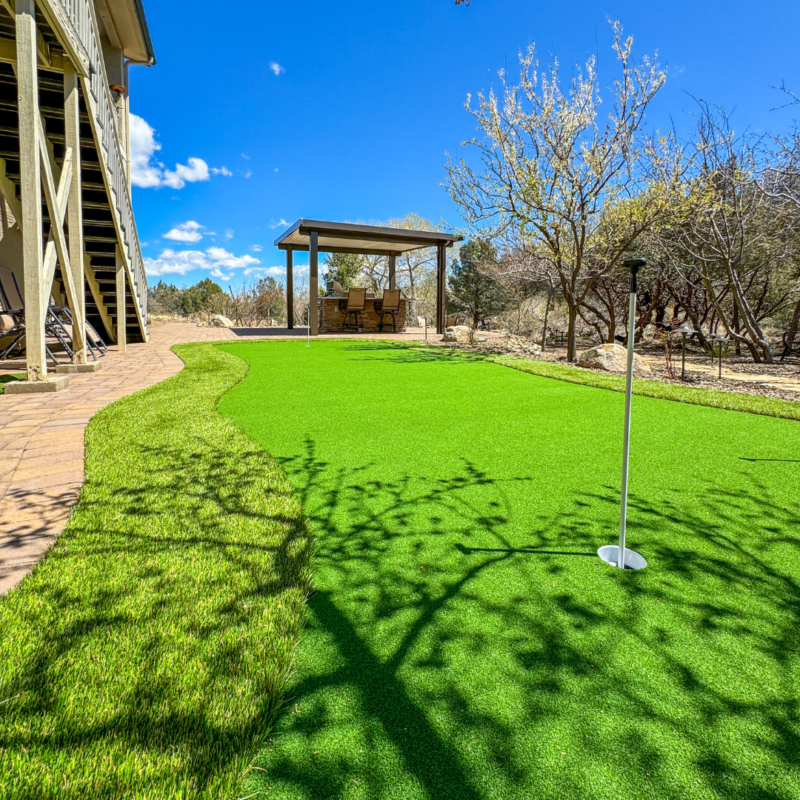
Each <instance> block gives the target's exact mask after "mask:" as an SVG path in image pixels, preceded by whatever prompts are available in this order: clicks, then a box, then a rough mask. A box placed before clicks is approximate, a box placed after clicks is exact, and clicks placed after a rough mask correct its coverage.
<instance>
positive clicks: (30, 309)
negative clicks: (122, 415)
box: [15, 0, 50, 381]
mask: <svg viewBox="0 0 800 800" xmlns="http://www.w3.org/2000/svg"><path fill="white" fill-rule="evenodd" d="M15 16H16V29H17V88H18V90H19V91H18V104H19V105H18V110H19V162H20V163H19V168H20V176H21V177H20V180H21V183H22V190H21V191H22V220H21V223H22V224H21V227H22V263H23V276H24V280H23V285H24V290H23V291H24V294H25V298H24V299H25V354H26V359H27V371H28V380H29V381H43V380H45V379H46V378H47V357H46V353H45V335H44V326H45V319H46V317H47V305H48V299H49V296H50V287H49V286H48V287H47V288H46V289H45V288H44V287H43V286H42V277H43V272H44V246H43V243H42V178H41V171H40V170H41V162H40V158H39V131H40V129H41V121H40V118H39V78H38V74H37V54H36V7H35V5H34V2H33V0H17V2H16V6H15Z"/></svg>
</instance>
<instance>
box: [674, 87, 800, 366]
mask: <svg viewBox="0 0 800 800" xmlns="http://www.w3.org/2000/svg"><path fill="white" fill-rule="evenodd" d="M698 105H699V109H700V112H699V120H698V127H697V134H696V159H695V162H694V168H693V170H692V171H691V172H690V173H688V175H689V179H688V180H687V181H686V183H685V190H684V192H683V193H681V194H677V193H676V194H674V195H673V198H672V199H673V203H672V213H671V216H670V218H669V221H668V223H667V224H665V225H662V226H661V227H660V228H659V234H660V237H661V241H662V245H663V247H662V252H663V254H664V257H665V258H666V259H669V260H671V261H672V263H673V264H674V265H675V266H676V267H677V268H678V269H680V270H681V271H682V272H683V273H684V275H685V280H686V282H687V283H695V282H696V281H697V280H699V282H700V283H702V286H703V289H704V290H705V293H706V295H707V298H708V302H709V303H710V305H711V306H712V308H713V315H712V322H713V321H714V318H716V319H717V320H718V321H719V323H720V324H721V325H722V326H723V327H724V328H725V331H726V332H727V334H728V335H729V336H730V337H731V338H732V339H733V340H734V342H735V343H736V346H737V350H738V349H739V348H740V347H746V348H747V349H748V350H749V351H750V353H751V355H752V357H753V360H755V361H766V362H767V363H772V361H773V354H772V348H771V347H770V344H769V341H768V340H767V337H766V336H765V334H764V330H763V328H762V325H761V323H762V322H763V320H764V319H766V318H768V317H770V316H771V315H773V314H774V313H776V312H777V311H778V310H779V309H780V308H782V307H783V306H785V304H786V303H787V302H788V301H789V298H790V295H791V291H781V290H778V291H777V293H776V291H775V289H776V288H777V285H776V284H775V282H774V281H773V277H774V275H775V271H776V268H777V267H779V266H780V265H781V264H783V263H784V262H786V261H787V260H791V259H792V258H793V253H792V250H793V247H794V239H795V237H792V236H790V235H788V234H789V230H788V229H787V226H786V224H785V220H784V218H783V217H782V214H781V213H780V209H779V208H777V201H776V200H775V199H773V198H770V197H769V195H768V194H766V193H765V192H764V191H762V187H761V186H760V185H759V180H758V179H759V175H760V172H761V170H762V168H763V164H762V158H763V150H762V144H763V142H762V140H761V139H758V138H753V137H749V136H736V135H735V133H734V131H733V129H732V128H731V125H730V119H729V117H728V115H727V114H726V113H725V111H724V110H723V109H720V108H717V107H714V106H711V105H709V104H708V103H706V102H704V101H699V104H698Z"/></svg>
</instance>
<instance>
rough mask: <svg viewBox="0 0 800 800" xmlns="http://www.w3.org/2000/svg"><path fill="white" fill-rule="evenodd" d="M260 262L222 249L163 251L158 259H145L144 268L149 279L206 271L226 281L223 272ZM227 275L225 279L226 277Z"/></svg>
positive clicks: (169, 249)
mask: <svg viewBox="0 0 800 800" xmlns="http://www.w3.org/2000/svg"><path fill="white" fill-rule="evenodd" d="M260 263H261V262H260V261H259V260H258V259H257V258H253V256H249V255H244V256H235V255H234V254H233V253H229V252H228V251H227V250H225V249H224V248H223V247H209V248H207V249H206V250H173V249H171V248H167V249H166V250H163V251H162V253H161V255H160V256H159V257H158V258H145V259H144V266H145V270H146V272H147V274H148V275H149V276H151V277H154V276H159V275H185V274H186V273H187V272H192V271H193V270H207V271H209V272H210V273H211V274H212V275H214V276H215V277H218V278H221V279H223V280H228V278H230V277H231V276H232V275H233V273H230V274H229V275H228V274H227V273H224V272H223V270H232V269H242V268H246V267H250V266H252V265H253V264H260ZM226 275H227V277H226Z"/></svg>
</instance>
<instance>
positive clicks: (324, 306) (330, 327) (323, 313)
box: [318, 294, 406, 333]
mask: <svg viewBox="0 0 800 800" xmlns="http://www.w3.org/2000/svg"><path fill="white" fill-rule="evenodd" d="M381 302H382V300H381V298H380V297H378V298H376V297H374V296H373V295H369V294H368V295H367V299H366V304H365V305H366V308H365V309H364V311H362V312H361V319H362V320H363V322H364V333H378V323H379V322H380V308H381ZM318 308H319V332H320V333H342V332H343V331H344V315H345V311H346V309H347V298H346V297H320V298H319V300H318ZM396 317H397V332H398V333H400V331H404V330H405V328H406V301H405V300H404V299H403V298H402V297H401V298H400V311H399V312H397V314H396ZM383 332H384V333H393V330H392V318H391V316H389V315H388V314H387V315H386V316H385V317H384V318H383Z"/></svg>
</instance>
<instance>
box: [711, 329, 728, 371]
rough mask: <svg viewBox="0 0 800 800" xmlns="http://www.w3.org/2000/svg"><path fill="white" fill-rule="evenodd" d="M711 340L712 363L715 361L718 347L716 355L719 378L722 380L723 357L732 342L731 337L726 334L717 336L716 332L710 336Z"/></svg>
mask: <svg viewBox="0 0 800 800" xmlns="http://www.w3.org/2000/svg"><path fill="white" fill-rule="evenodd" d="M708 338H709V339H710V340H711V363H712V364H713V363H714V350H715V349H716V351H717V352H716V356H717V366H718V368H719V375H718V378H717V379H718V380H720V381H721V380H722V357H723V353H724V351H725V348H726V347H727V345H729V344H730V343H731V340H730V339H726V338H725V337H724V336H717V335H716V334H714V335H713V336H709V337H708Z"/></svg>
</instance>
